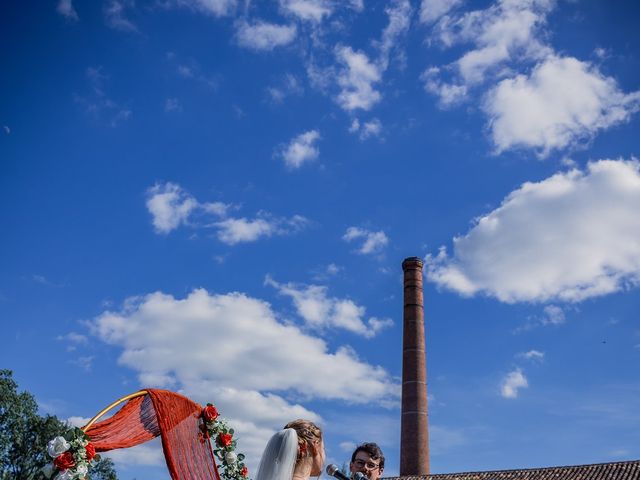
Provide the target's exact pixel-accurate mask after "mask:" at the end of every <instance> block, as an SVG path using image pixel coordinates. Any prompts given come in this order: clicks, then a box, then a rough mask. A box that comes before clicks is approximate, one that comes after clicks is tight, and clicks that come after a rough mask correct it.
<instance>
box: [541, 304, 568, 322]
mask: <svg viewBox="0 0 640 480" xmlns="http://www.w3.org/2000/svg"><path fill="white" fill-rule="evenodd" d="M564 322H565V316H564V311H563V310H562V309H561V308H560V307H558V306H557V305H547V306H545V307H544V317H543V318H542V320H541V323H542V324H543V325H561V324H563V323H564Z"/></svg>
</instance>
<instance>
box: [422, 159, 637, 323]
mask: <svg viewBox="0 0 640 480" xmlns="http://www.w3.org/2000/svg"><path fill="white" fill-rule="evenodd" d="M639 206H640V163H639V162H638V161H636V160H631V161H623V160H600V161H597V162H593V163H590V164H589V165H588V169H587V171H580V170H571V171H569V172H563V173H558V174H555V175H553V176H552V177H549V178H547V179H545V180H542V181H540V182H537V183H533V182H528V183H525V184H523V185H522V186H521V187H520V188H519V189H517V190H515V191H513V192H511V193H510V194H509V195H508V196H507V197H506V198H505V199H504V200H503V202H502V204H501V205H500V207H499V208H497V209H496V210H494V211H492V212H490V213H489V214H487V215H484V216H482V217H481V218H479V219H478V220H477V221H476V222H475V225H474V226H473V227H472V228H471V230H470V231H469V232H468V233H467V234H466V235H464V236H459V237H456V238H454V240H453V246H454V254H453V257H451V258H450V257H449V256H448V255H447V253H446V250H445V249H444V248H442V249H441V250H440V253H439V254H438V255H437V256H436V257H432V256H430V255H429V256H427V259H426V260H427V278H428V279H429V280H430V281H432V282H435V283H437V284H439V285H441V286H445V287H447V288H450V289H452V290H455V291H457V292H459V293H461V294H463V295H468V296H471V295H475V294H477V293H485V294H487V295H490V296H493V297H496V298H498V299H499V300H501V301H503V302H518V301H530V302H548V301H553V300H560V301H568V302H579V301H581V300H584V299H586V298H590V297H596V296H600V295H606V294H609V293H612V292H616V291H620V290H624V289H627V288H631V287H633V286H636V285H638V283H640V242H638V238H640V208H639ZM553 308H557V307H553ZM551 309H552V307H548V309H547V311H546V314H547V318H548V322H549V323H556V324H557V323H559V322H561V321H563V319H564V316H563V315H562V316H560V315H559V314H558V312H557V311H552V310H551Z"/></svg>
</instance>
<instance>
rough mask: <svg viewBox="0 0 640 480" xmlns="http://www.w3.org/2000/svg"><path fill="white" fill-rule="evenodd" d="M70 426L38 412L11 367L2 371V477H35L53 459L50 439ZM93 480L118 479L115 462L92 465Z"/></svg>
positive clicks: (13, 479) (17, 479)
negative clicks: (19, 387) (48, 449)
mask: <svg viewBox="0 0 640 480" xmlns="http://www.w3.org/2000/svg"><path fill="white" fill-rule="evenodd" d="M69 430H70V427H69V426H68V425H66V424H65V423H63V422H61V421H60V420H58V418H57V417H55V416H51V415H46V416H44V417H42V416H40V415H38V405H37V403H36V401H35V399H34V398H33V395H31V394H30V393H28V392H20V393H18V384H17V383H16V382H15V381H14V380H13V374H12V372H11V371H10V370H0V480H35V479H39V478H41V477H42V475H41V473H40V469H41V468H42V467H44V466H45V465H46V464H47V463H50V462H51V458H49V456H48V455H47V442H49V440H51V439H52V438H54V437H56V436H58V435H62V436H65V434H68V432H69ZM92 467H93V468H92V469H91V479H92V480H117V478H118V477H117V476H116V472H115V470H114V468H113V462H112V461H111V460H110V459H104V458H103V459H101V460H100V461H98V462H95V463H94V464H93V465H92Z"/></svg>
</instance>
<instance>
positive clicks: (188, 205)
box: [147, 182, 198, 233]
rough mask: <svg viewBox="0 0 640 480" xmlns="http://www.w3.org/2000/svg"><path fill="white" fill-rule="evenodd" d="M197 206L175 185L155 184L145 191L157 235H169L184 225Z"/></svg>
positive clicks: (191, 198)
mask: <svg viewBox="0 0 640 480" xmlns="http://www.w3.org/2000/svg"><path fill="white" fill-rule="evenodd" d="M197 206H198V202H197V201H196V199H195V198H193V197H192V196H191V195H189V194H188V193H187V192H185V191H184V190H182V188H180V186H179V185H176V184H175V183H170V182H167V183H166V184H164V185H159V184H157V185H154V186H153V187H151V188H150V189H148V190H147V209H148V210H149V212H150V213H151V215H152V216H153V226H154V228H155V230H156V232H158V233H169V232H170V231H172V230H175V229H176V228H178V227H179V226H180V225H181V224H186V223H187V221H188V219H189V215H191V213H192V212H193V211H194V209H195V208H196V207H197Z"/></svg>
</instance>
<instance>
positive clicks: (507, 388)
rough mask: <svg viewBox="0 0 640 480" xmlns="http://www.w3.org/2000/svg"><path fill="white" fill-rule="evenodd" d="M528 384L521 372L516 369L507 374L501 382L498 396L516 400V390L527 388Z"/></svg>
mask: <svg viewBox="0 0 640 480" xmlns="http://www.w3.org/2000/svg"><path fill="white" fill-rule="evenodd" d="M528 386H529V382H528V381H527V377H525V376H524V373H522V370H521V369H519V368H516V369H515V370H513V371H512V372H509V373H508V374H507V375H506V376H505V378H504V379H503V380H502V383H501V385H500V394H501V395H502V396H503V397H504V398H518V393H519V392H518V390H520V389H521V388H527V387H528Z"/></svg>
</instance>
